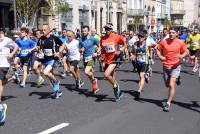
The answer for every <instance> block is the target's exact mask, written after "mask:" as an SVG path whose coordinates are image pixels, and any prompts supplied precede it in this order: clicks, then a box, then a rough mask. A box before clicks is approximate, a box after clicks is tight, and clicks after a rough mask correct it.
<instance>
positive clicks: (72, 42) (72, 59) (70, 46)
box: [64, 31, 84, 88]
mask: <svg viewBox="0 0 200 134" xmlns="http://www.w3.org/2000/svg"><path fill="white" fill-rule="evenodd" d="M67 38H68V41H65V42H64V44H65V45H66V52H67V59H68V61H69V64H70V67H69V68H70V69H69V70H70V73H71V74H72V75H73V77H74V79H75V81H76V88H81V87H82V86H83V84H84V82H83V81H82V80H81V77H80V73H79V65H78V64H79V62H80V59H81V57H80V52H79V41H78V40H76V39H75V34H74V33H73V32H72V31H69V32H68V35H67Z"/></svg>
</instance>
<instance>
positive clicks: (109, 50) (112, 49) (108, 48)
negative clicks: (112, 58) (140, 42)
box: [105, 44, 115, 53]
mask: <svg viewBox="0 0 200 134" xmlns="http://www.w3.org/2000/svg"><path fill="white" fill-rule="evenodd" d="M105 51H106V53H113V52H115V46H114V44H112V45H106V46H105Z"/></svg>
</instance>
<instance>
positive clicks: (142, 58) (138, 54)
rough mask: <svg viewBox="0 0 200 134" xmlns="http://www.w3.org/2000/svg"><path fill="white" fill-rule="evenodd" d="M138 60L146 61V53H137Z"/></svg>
mask: <svg viewBox="0 0 200 134" xmlns="http://www.w3.org/2000/svg"><path fill="white" fill-rule="evenodd" d="M137 61H139V62H146V54H145V53H137Z"/></svg>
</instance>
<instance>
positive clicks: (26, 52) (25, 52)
mask: <svg viewBox="0 0 200 134" xmlns="http://www.w3.org/2000/svg"><path fill="white" fill-rule="evenodd" d="M20 53H21V54H23V55H26V54H28V53H29V50H27V49H22V50H21V51H20Z"/></svg>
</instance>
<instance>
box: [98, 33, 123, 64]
mask: <svg viewBox="0 0 200 134" xmlns="http://www.w3.org/2000/svg"><path fill="white" fill-rule="evenodd" d="M118 44H122V45H123V46H124V44H125V42H124V40H123V39H122V37H120V36H119V35H116V34H114V33H111V34H110V35H109V36H103V37H102V38H101V41H100V45H101V48H102V50H103V51H104V52H105V58H104V63H105V64H110V63H112V62H113V61H115V60H116V55H115V52H117V51H118Z"/></svg>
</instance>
